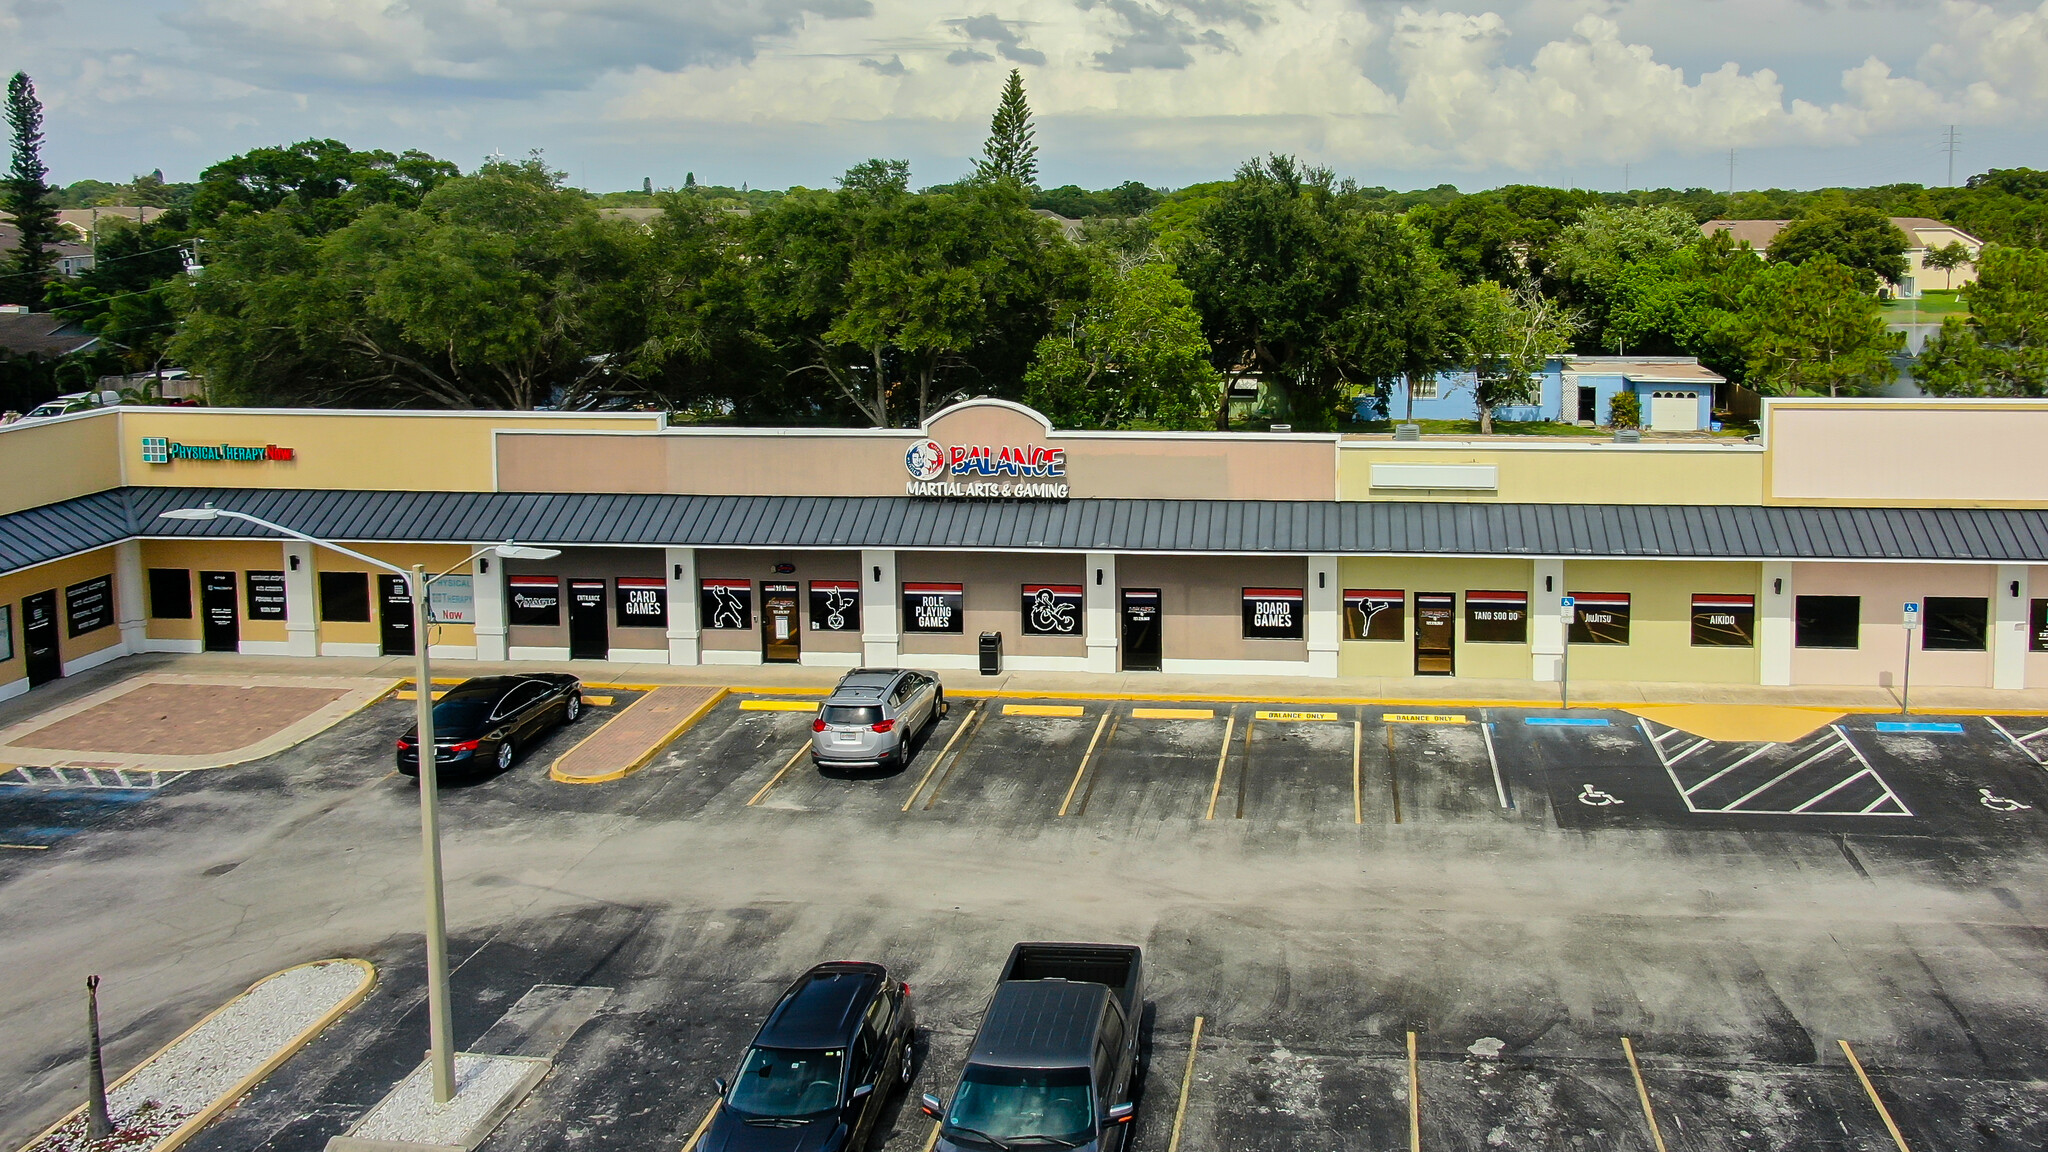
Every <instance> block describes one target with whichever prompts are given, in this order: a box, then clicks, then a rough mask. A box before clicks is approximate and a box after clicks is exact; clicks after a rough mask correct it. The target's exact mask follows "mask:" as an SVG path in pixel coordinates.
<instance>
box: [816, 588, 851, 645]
mask: <svg viewBox="0 0 2048 1152" xmlns="http://www.w3.org/2000/svg"><path fill="white" fill-rule="evenodd" d="M811 631H813V632H858V631H860V581H858V580H813V581H811Z"/></svg>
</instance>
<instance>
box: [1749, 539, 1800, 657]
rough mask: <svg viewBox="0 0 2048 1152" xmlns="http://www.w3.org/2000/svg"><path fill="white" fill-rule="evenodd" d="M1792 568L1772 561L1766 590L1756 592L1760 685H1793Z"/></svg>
mask: <svg viewBox="0 0 2048 1152" xmlns="http://www.w3.org/2000/svg"><path fill="white" fill-rule="evenodd" d="M1792 603H1793V601H1792V565H1791V564H1790V563H1788V562H1785V561H1772V562H1770V563H1767V564H1765V565H1764V566H1763V587H1762V588H1760V589H1758V590H1757V614H1756V617H1757V619H1756V643H1757V681H1758V683H1762V684H1790V683H1792Z"/></svg>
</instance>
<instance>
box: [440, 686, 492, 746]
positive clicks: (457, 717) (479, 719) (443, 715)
mask: <svg viewBox="0 0 2048 1152" xmlns="http://www.w3.org/2000/svg"><path fill="white" fill-rule="evenodd" d="M493 699H495V697H492V696H443V697H442V698H441V702H440V703H439V704H436V705H434V738H435V739H437V740H438V739H440V738H441V737H443V736H452V735H456V734H458V733H466V732H469V731H472V730H474V729H476V728H480V727H482V726H483V723H484V720H485V719H486V718H487V717H489V716H490V714H491V701H492V700H493Z"/></svg>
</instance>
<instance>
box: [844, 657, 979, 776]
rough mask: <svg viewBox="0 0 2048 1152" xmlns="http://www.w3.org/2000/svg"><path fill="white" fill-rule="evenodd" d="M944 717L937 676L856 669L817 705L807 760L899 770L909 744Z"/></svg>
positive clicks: (907, 757) (907, 755)
mask: <svg viewBox="0 0 2048 1152" xmlns="http://www.w3.org/2000/svg"><path fill="white" fill-rule="evenodd" d="M945 714H946V689H945V687H944V686H943V685H941V684H940V683H939V677H938V674H937V673H935V672H924V671H915V670H911V669H906V668H856V669H854V670H853V671H851V672H848V673H847V674H846V676H845V678H844V679H842V680H840V681H839V686H838V687H837V688H834V689H832V694H831V695H830V696H827V697H825V700H824V703H822V704H819V705H818V717H817V719H815V720H813V721H811V762H812V763H814V764H817V765H818V766H820V767H823V766H825V765H827V764H830V765H833V766H835V767H843V768H863V767H885V766H886V767H901V766H902V765H904V764H906V763H908V762H909V760H910V752H911V748H912V746H913V742H914V741H915V740H916V739H917V738H918V737H919V736H921V735H923V734H924V733H925V731H926V730H927V729H930V728H931V727H932V726H934V725H936V724H937V723H938V722H939V718H940V717H942V716H944V715H945Z"/></svg>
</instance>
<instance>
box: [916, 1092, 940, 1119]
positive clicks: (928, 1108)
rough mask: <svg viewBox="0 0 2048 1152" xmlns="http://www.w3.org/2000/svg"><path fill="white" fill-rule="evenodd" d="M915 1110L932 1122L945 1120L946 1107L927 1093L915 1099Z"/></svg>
mask: <svg viewBox="0 0 2048 1152" xmlns="http://www.w3.org/2000/svg"><path fill="white" fill-rule="evenodd" d="M917 1110H918V1111H920V1112H922V1113H924V1114H925V1115H927V1116H929V1117H931V1118H932V1119H934V1120H944V1119H945V1118H946V1105H945V1104H944V1103H943V1102H942V1101H940V1099H939V1098H938V1097H937V1096H934V1095H932V1094H931V1093H929V1092H927V1093H925V1094H924V1095H922V1096H919V1097H918V1098H917Z"/></svg>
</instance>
